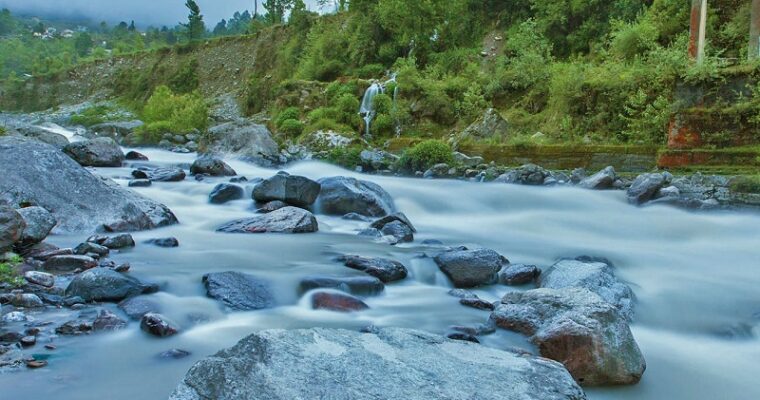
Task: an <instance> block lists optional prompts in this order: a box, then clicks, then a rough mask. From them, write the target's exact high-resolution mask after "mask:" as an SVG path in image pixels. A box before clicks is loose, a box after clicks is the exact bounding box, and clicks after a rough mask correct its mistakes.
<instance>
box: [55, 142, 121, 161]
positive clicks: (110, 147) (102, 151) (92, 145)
mask: <svg viewBox="0 0 760 400" xmlns="http://www.w3.org/2000/svg"><path fill="white" fill-rule="evenodd" d="M63 152H64V153H66V154H67V155H68V156H69V157H71V158H73V159H74V161H76V162H78V163H79V165H81V166H83V167H121V164H123V163H124V153H123V152H122V151H121V147H119V145H118V144H117V143H116V142H115V141H114V140H113V139H111V138H107V137H101V138H97V139H91V140H84V141H81V142H74V143H69V144H68V145H66V146H65V147H64V148H63Z"/></svg>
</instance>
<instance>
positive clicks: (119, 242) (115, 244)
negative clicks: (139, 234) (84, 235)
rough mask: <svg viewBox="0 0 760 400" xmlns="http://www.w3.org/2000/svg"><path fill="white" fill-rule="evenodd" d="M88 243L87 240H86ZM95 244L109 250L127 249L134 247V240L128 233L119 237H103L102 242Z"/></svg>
mask: <svg viewBox="0 0 760 400" xmlns="http://www.w3.org/2000/svg"><path fill="white" fill-rule="evenodd" d="M88 241H89V240H88ZM96 243H98V244H100V245H102V246H105V247H108V248H109V249H112V250H115V249H125V248H127V247H135V239H134V238H132V235H130V234H128V233H122V234H120V235H116V236H111V237H105V238H104V239H103V240H102V241H96Z"/></svg>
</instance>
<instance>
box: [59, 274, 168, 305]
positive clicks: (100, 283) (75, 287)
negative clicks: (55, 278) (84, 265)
mask: <svg viewBox="0 0 760 400" xmlns="http://www.w3.org/2000/svg"><path fill="white" fill-rule="evenodd" d="M156 291H158V288H157V287H156V286H154V285H147V284H144V283H142V282H140V281H139V280H137V279H135V278H133V277H131V276H128V275H124V274H121V273H118V272H116V271H114V270H112V269H108V268H94V269H91V270H89V271H85V272H82V273H81V274H79V275H77V276H75V277H74V279H73V280H72V281H71V283H69V286H68V287H67V288H66V296H69V297H73V296H79V297H81V298H82V299H84V300H85V301H112V302H118V301H121V300H124V299H126V298H128V297H134V296H139V295H141V294H147V293H154V292H156Z"/></svg>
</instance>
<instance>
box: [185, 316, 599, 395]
mask: <svg viewBox="0 0 760 400" xmlns="http://www.w3.org/2000/svg"><path fill="white" fill-rule="evenodd" d="M262 355H266V357H262ZM294 382H298V384H294ZM263 398H266V399H333V400H348V399H352V400H365V399H366V400H370V399H414V400H422V399H442V400H455V399H482V400H496V399H505V398H509V399H521V400H583V399H585V398H586V396H585V395H584V393H583V390H581V388H580V387H578V385H577V384H576V383H575V382H574V381H573V380H572V378H571V377H570V375H569V374H568V373H567V371H565V369H564V368H562V366H561V365H560V364H558V363H555V362H553V361H549V360H545V359H540V358H534V357H521V356H518V355H515V354H513V353H508V352H504V351H500V350H495V349H491V348H488V347H484V346H479V345H476V344H473V343H467V342H461V341H454V340H449V339H445V338H443V337H441V336H436V335H432V334H429V333H425V332H421V331H414V330H408V329H395V328H389V329H380V330H376V331H375V332H373V333H359V332H352V331H346V330H333V329H322V328H316V329H304V330H271V331H262V332H258V333H255V334H253V335H251V336H249V337H247V338H245V339H243V340H241V341H240V342H239V343H238V344H237V345H235V346H234V347H232V348H230V349H227V350H222V351H220V352H219V353H217V354H216V355H214V356H212V357H209V358H207V359H205V360H202V361H200V362H198V363H197V364H195V365H194V366H193V367H192V368H191V369H190V371H189V372H188V373H187V375H186V376H185V378H184V379H183V380H182V382H181V383H180V384H179V386H178V387H177V388H176V390H175V391H174V393H172V395H171V397H170V399H171V400H201V399H217V400H233V399H235V400H237V399H263Z"/></svg>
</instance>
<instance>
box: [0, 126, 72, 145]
mask: <svg viewBox="0 0 760 400" xmlns="http://www.w3.org/2000/svg"><path fill="white" fill-rule="evenodd" d="M58 128H60V127H58ZM11 134H13V131H12V133H11ZM15 134H17V135H20V136H23V137H26V138H29V139H32V140H36V141H38V142H42V143H45V144H49V145H51V146H53V147H55V148H56V149H62V148H64V147H65V146H66V145H68V144H69V139H67V138H66V136H63V135H61V134H60V133H56V132H53V130H52V129H51V128H50V127H46V126H37V125H26V126H20V127H16V128H15Z"/></svg>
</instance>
